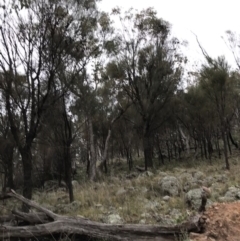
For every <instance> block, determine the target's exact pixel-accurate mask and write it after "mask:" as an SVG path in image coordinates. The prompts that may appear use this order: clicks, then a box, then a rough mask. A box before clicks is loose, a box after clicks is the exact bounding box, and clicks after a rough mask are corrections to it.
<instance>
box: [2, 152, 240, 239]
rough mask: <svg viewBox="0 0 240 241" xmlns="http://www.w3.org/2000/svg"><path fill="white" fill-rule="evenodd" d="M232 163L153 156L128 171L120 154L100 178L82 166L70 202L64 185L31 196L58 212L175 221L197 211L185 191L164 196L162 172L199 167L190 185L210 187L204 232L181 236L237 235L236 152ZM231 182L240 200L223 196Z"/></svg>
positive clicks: (239, 161) (6, 208)
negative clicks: (146, 167) (147, 164)
mask: <svg viewBox="0 0 240 241" xmlns="http://www.w3.org/2000/svg"><path fill="white" fill-rule="evenodd" d="M141 165H143V160H142V159H141V160H138V161H137V160H135V162H134V167H135V166H141ZM230 165H231V169H230V171H226V169H225V165H224V160H222V159H218V158H214V159H213V160H212V163H210V162H209V160H201V159H200V158H199V159H198V160H187V159H183V160H175V161H171V162H167V161H166V163H165V164H164V165H162V164H161V163H159V162H158V161H157V160H155V168H154V169H152V170H150V172H148V173H145V172H138V171H137V170H136V169H135V168H134V170H132V171H131V172H130V171H129V170H128V165H127V163H126V160H121V159H119V160H114V161H110V163H109V173H108V175H107V176H103V178H102V179H101V180H99V181H98V182H89V181H88V180H87V177H86V170H85V169H84V166H80V167H79V170H78V175H77V177H76V180H77V186H76V187H75V188H74V198H75V202H74V203H73V204H72V205H70V204H69V200H68V194H67V192H66V191H65V190H64V188H59V189H54V190H51V191H49V190H47V189H46V188H44V189H43V190H39V189H36V190H34V195H33V199H34V200H35V201H36V202H38V203H39V204H40V205H42V206H44V207H46V208H48V209H50V210H52V211H54V212H56V213H58V214H62V215H70V216H74V215H75V216H84V217H86V218H88V219H90V220H92V221H98V222H104V223H111V221H110V218H115V219H117V220H116V221H117V223H119V222H120V223H127V224H130V223H139V224H156V225H165V224H167V225H168V224H169V225H175V224H179V223H181V222H183V221H185V220H186V219H188V218H189V216H194V215H195V214H196V211H194V210H191V209H190V208H189V207H188V206H187V204H186V200H185V195H186V193H184V192H181V193H180V195H179V196H176V197H169V198H167V199H166V200H164V195H163V194H162V193H161V192H162V191H161V188H160V183H161V180H162V178H163V177H164V176H166V175H168V176H176V177H181V176H182V175H186V174H191V175H192V174H193V175H195V173H198V175H199V174H200V173H202V176H201V179H200V180H199V183H196V185H195V186H194V187H192V188H201V187H202V186H207V187H209V188H211V197H210V199H209V201H210V205H208V208H207V210H206V212H205V213H204V216H205V219H206V223H207V225H206V229H205V231H204V233H202V234H193V233H191V234H190V237H186V238H184V239H181V241H189V240H191V241H205V240H207V241H240V175H239V173H240V153H235V154H234V156H232V157H231V158H230ZM183 181H184V179H183ZM185 181H186V180H185ZM230 188H233V189H236V190H238V193H237V199H239V200H237V201H233V202H226V201H223V200H221V198H222V197H224V195H225V194H226V193H227V192H228V191H229V189H230ZM16 192H17V193H21V190H20V189H19V190H16ZM20 206H21V205H20V204H19V203H18V202H17V201H16V200H12V199H9V200H7V201H6V202H5V203H3V204H2V205H1V207H2V208H1V210H0V215H5V214H7V213H9V212H11V210H13V209H18V208H20Z"/></svg>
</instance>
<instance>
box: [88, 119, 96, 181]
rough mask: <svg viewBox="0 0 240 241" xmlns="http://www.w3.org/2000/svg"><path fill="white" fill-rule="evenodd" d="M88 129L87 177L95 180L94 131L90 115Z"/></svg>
mask: <svg viewBox="0 0 240 241" xmlns="http://www.w3.org/2000/svg"><path fill="white" fill-rule="evenodd" d="M88 131H89V139H90V159H89V166H88V178H89V180H90V181H95V180H96V152H95V146H94V133H93V124H92V120H91V117H90V118H89V119H88Z"/></svg>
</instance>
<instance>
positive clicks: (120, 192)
mask: <svg viewBox="0 0 240 241" xmlns="http://www.w3.org/2000/svg"><path fill="white" fill-rule="evenodd" d="M126 193H127V191H126V190H125V189H124V188H123V187H121V188H120V189H118V191H117V192H116V195H117V196H121V195H124V194H126Z"/></svg>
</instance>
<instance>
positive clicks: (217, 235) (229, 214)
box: [190, 202, 240, 241]
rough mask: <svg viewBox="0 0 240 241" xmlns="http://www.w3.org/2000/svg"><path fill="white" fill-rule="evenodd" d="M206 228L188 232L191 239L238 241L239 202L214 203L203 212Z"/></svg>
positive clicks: (239, 233)
mask: <svg viewBox="0 0 240 241" xmlns="http://www.w3.org/2000/svg"><path fill="white" fill-rule="evenodd" d="M204 216H205V218H206V224H207V225H206V230H205V231H204V233H203V234H190V240H191V241H239V240H240V202H233V203H215V204H214V205H212V206H211V207H209V208H208V209H207V210H206V212H205V213H204Z"/></svg>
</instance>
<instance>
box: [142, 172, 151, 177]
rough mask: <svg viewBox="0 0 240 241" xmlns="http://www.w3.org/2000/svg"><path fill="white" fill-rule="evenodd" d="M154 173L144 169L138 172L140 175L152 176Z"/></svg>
mask: <svg viewBox="0 0 240 241" xmlns="http://www.w3.org/2000/svg"><path fill="white" fill-rule="evenodd" d="M153 175H154V174H153V173H152V172H150V171H146V172H143V173H141V174H140V176H141V177H152V176H153Z"/></svg>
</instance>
